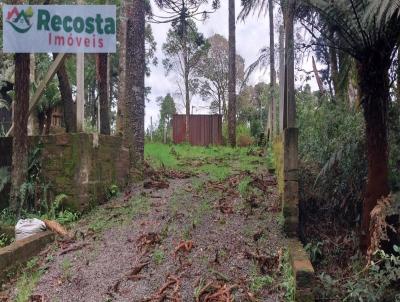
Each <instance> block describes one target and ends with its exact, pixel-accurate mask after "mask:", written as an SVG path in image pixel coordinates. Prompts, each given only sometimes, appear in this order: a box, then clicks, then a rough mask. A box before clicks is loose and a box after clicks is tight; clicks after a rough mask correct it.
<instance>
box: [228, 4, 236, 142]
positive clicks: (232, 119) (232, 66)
mask: <svg viewBox="0 0 400 302" xmlns="http://www.w3.org/2000/svg"><path fill="white" fill-rule="evenodd" d="M235 22H236V16H235V0H229V84H228V85H229V87H228V92H229V100H228V102H229V103H228V141H229V144H230V146H231V147H236V24H235Z"/></svg>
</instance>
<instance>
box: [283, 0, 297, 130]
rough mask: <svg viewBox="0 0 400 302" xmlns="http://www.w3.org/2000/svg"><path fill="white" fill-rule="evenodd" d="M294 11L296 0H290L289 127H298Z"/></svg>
mask: <svg viewBox="0 0 400 302" xmlns="http://www.w3.org/2000/svg"><path fill="white" fill-rule="evenodd" d="M294 13H295V0H289V1H288V6H287V11H286V22H285V45H286V60H285V61H286V66H285V68H286V83H285V85H286V86H285V88H286V92H285V94H286V100H287V127H288V128H294V127H296V99H295V92H294Z"/></svg>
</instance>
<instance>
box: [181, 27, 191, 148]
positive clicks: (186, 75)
mask: <svg viewBox="0 0 400 302" xmlns="http://www.w3.org/2000/svg"><path fill="white" fill-rule="evenodd" d="M185 22H186V20H185V21H184V22H183V30H182V32H183V37H182V40H183V41H182V42H183V43H182V44H183V61H184V64H185V66H183V68H184V84H185V113H186V120H185V124H186V131H185V139H186V142H187V143H190V92H189V54H188V43H187V38H188V37H187V34H188V29H187V27H186V23H185Z"/></svg>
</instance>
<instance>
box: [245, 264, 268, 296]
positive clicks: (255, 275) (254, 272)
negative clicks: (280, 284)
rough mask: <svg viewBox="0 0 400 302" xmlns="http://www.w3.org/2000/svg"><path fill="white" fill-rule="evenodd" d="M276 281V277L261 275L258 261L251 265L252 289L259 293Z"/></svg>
mask: <svg viewBox="0 0 400 302" xmlns="http://www.w3.org/2000/svg"><path fill="white" fill-rule="evenodd" d="M273 283H274V278H273V277H271V276H269V275H261V274H260V273H259V268H258V266H257V264H256V263H253V265H252V266H251V276H250V286H249V288H250V291H251V292H252V293H255V294H257V293H258V292H260V291H261V290H263V289H264V288H266V287H268V286H270V285H272V284H273Z"/></svg>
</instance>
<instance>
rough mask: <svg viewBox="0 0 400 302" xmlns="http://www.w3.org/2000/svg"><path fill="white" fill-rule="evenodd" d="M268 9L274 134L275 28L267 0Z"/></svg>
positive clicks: (271, 5) (270, 3) (273, 132)
mask: <svg viewBox="0 0 400 302" xmlns="http://www.w3.org/2000/svg"><path fill="white" fill-rule="evenodd" d="M268 1H269V3H268V10H269V52H270V54H269V63H270V66H271V84H270V85H271V106H270V107H271V135H272V136H274V135H275V134H276V128H277V127H276V102H275V85H276V71H275V28H274V2H273V0H268Z"/></svg>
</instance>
